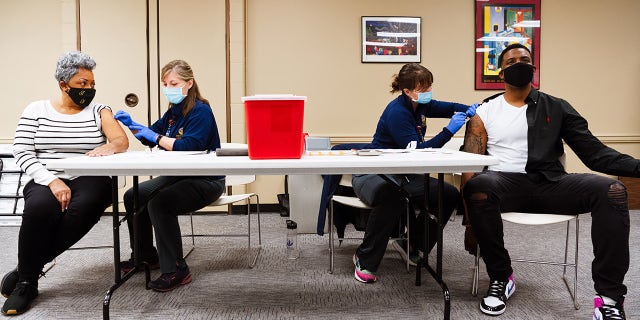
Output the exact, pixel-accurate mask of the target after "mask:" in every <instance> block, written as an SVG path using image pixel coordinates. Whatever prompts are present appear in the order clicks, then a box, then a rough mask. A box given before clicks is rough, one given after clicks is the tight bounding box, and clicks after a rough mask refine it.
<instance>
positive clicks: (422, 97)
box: [411, 91, 432, 104]
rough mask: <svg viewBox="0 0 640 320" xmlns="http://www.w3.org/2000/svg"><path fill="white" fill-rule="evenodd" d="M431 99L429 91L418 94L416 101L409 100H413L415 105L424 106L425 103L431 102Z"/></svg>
mask: <svg viewBox="0 0 640 320" xmlns="http://www.w3.org/2000/svg"><path fill="white" fill-rule="evenodd" d="M431 97H432V95H431V91H425V92H420V93H418V99H417V100H414V99H411V100H413V101H415V102H417V103H422V104H425V103H429V102H430V101H431Z"/></svg>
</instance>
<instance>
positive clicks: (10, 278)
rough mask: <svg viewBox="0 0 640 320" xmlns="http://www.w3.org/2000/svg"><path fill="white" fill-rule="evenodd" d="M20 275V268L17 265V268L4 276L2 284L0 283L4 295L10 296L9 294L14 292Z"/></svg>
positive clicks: (0, 290) (0, 291)
mask: <svg viewBox="0 0 640 320" xmlns="http://www.w3.org/2000/svg"><path fill="white" fill-rule="evenodd" d="M18 276H19V274H18V268H17V267H16V268H15V269H13V270H11V271H9V272H8V273H7V274H5V275H4V277H2V285H0V287H2V288H1V289H0V293H1V294H2V296H3V297H5V298H9V296H10V295H11V293H12V292H13V289H15V288H16V285H17V284H18V281H19V278H18Z"/></svg>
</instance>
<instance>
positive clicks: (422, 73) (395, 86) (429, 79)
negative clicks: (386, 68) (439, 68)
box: [391, 63, 433, 93]
mask: <svg viewBox="0 0 640 320" xmlns="http://www.w3.org/2000/svg"><path fill="white" fill-rule="evenodd" d="M431 84H433V74H432V73H431V71H429V69H427V68H425V67H423V66H421V65H420V64H418V63H407V64H405V65H404V66H402V68H401V69H400V72H399V73H398V74H396V75H394V76H393V82H391V93H395V92H398V91H402V90H403V89H405V88H407V89H409V90H413V89H415V88H418V89H427V88H429V87H431Z"/></svg>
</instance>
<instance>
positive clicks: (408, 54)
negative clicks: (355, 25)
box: [362, 17, 421, 62]
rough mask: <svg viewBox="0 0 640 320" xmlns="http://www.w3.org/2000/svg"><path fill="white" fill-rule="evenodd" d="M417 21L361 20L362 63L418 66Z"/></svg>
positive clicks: (418, 27)
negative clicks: (403, 63)
mask: <svg viewBox="0 0 640 320" xmlns="http://www.w3.org/2000/svg"><path fill="white" fill-rule="evenodd" d="M420 19H421V18H419V17H362V62H420Z"/></svg>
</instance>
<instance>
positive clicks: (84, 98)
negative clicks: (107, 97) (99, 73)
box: [67, 87, 96, 108]
mask: <svg viewBox="0 0 640 320" xmlns="http://www.w3.org/2000/svg"><path fill="white" fill-rule="evenodd" d="M67 94H68V95H69V97H70V98H71V100H73V102H74V103H75V104H77V105H79V106H80V107H82V108H86V107H87V106H88V105H89V104H90V103H91V101H92V100H93V97H95V96H96V89H93V88H86V89H85V88H72V87H69V91H67Z"/></svg>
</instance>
